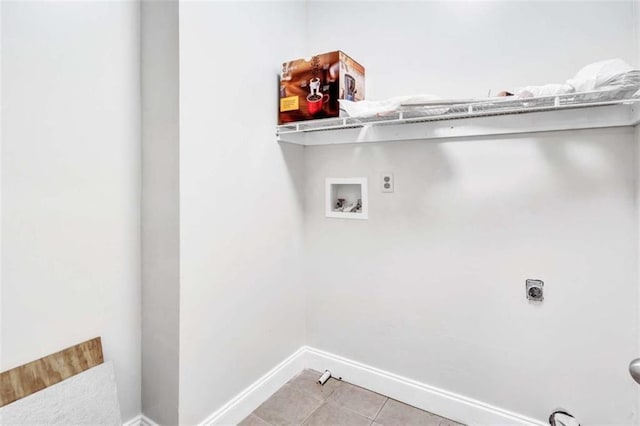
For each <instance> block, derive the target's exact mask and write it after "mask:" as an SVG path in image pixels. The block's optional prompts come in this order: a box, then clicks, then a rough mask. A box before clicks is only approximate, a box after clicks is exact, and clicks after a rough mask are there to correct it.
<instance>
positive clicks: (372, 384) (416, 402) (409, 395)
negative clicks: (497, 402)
mask: <svg viewBox="0 0 640 426" xmlns="http://www.w3.org/2000/svg"><path fill="white" fill-rule="evenodd" d="M304 358H305V359H304V361H305V362H304V365H305V368H311V369H313V370H317V371H324V370H329V371H331V374H332V375H333V376H335V377H342V379H343V380H344V381H346V382H349V383H353V384H354V385H358V386H361V387H363V388H366V389H370V390H372V391H374V392H377V393H380V394H383V395H385V396H388V397H390V398H393V399H397V400H398V401H401V402H404V403H406V404H409V405H412V406H414V407H418V408H421V409H423V410H426V411H429V412H432V413H435V414H438V415H440V416H443V417H447V418H449V419H451V420H456V421H458V422H462V423H465V424H467V425H474V426H475V425H492V426H495V425H501V426H502V425H509V426H511V425H522V426H524V425H526V426H533V425H535V426H544V425H547V426H548V423H545V422H541V421H539V420H536V419H532V418H530V417H527V416H523V415H521V414H518V413H513V412H510V411H508V410H505V409H502V408H499V407H494V406H492V405H489V404H486V403H484V402H481V401H478V400H475V399H472V398H467V397H465V396H462V395H458V394H456V393H453V392H449V391H446V390H443V389H439V388H436V387H433V386H429V385H427V384H424V383H420V382H417V381H415V380H411V379H408V378H406V377H402V376H398V375H397V374H393V373H389V372H387V371H384V370H380V369H378V368H375V367H371V366H369V365H366V364H362V363H359V362H356V361H352V360H350V359H347V358H343V357H340V356H337V355H334V354H331V353H328V352H324V351H321V350H318V349H314V348H310V347H306V348H305V353H304Z"/></svg>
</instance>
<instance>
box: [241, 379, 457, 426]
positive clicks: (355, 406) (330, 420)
mask: <svg viewBox="0 0 640 426" xmlns="http://www.w3.org/2000/svg"><path fill="white" fill-rule="evenodd" d="M318 377H320V373H319V372H317V371H313V370H304V371H303V372H302V373H300V374H299V375H298V376H296V377H294V378H293V379H291V380H290V381H289V382H288V383H287V384H286V385H284V386H283V387H282V388H280V389H279V390H278V391H277V392H276V393H275V394H273V395H272V396H271V398H269V399H268V400H267V401H265V402H264V403H263V404H262V405H261V406H260V407H258V408H257V409H256V410H255V411H254V412H253V413H251V414H250V415H249V417H247V418H246V419H244V420H243V421H242V422H241V423H240V425H241V426H280V425H311V426H359V425H362V426H403V425H405V426H462V425H460V423H456V422H454V421H452V420H449V419H445V418H444V417H440V416H437V415H435V414H431V413H429V412H427V411H423V410H419V409H417V408H415V407H412V406H410V405H406V404H403V403H401V402H398V401H396V400H394V399H391V398H387V397H386V396H384V395H380V394H377V393H375V392H371V391H369V390H367V389H364V388H361V387H358V386H354V385H352V384H349V383H346V382H342V381H339V380H335V379H329V381H327V383H325V385H324V386H320V385H319V384H318V383H316V381H317V380H318Z"/></svg>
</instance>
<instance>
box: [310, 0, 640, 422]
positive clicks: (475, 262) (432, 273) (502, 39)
mask: <svg viewBox="0 0 640 426" xmlns="http://www.w3.org/2000/svg"><path fill="white" fill-rule="evenodd" d="M631 12H632V4H631V2H626V3H622V2H616V3H611V2H608V3H606V4H605V3H592V2H588V3H587V2H583V3H559V2H553V3H551V2H535V3H523V2H517V3H506V2H504V3H495V2H476V3H456V2H448V3H444V2H442V3H434V2H430V3H426V2H425V3H405V2H396V3H391V2H389V3H380V2H377V3H363V2H350V3H344V2H343V3H341V5H340V12H339V13H336V10H335V8H334V7H332V4H330V3H325V2H311V3H309V10H308V17H309V18H308V19H309V25H310V26H311V27H314V26H315V27H317V28H323V31H321V32H315V31H312V30H310V31H309V35H310V41H309V43H310V45H309V53H312V52H323V51H328V50H332V49H336V48H341V49H343V50H344V51H345V52H347V53H348V54H350V55H352V56H353V57H354V58H355V59H356V60H359V61H361V62H362V63H363V64H364V66H365V67H366V72H367V76H366V79H367V95H368V97H369V98H384V97H387V96H393V95H398V94H404V93H425V92H426V93H436V94H440V95H442V96H448V97H456V96H462V97H467V96H484V95H486V93H487V91H488V89H490V88H492V89H501V88H508V87H511V86H515V85H524V84H537V83H545V82H549V81H564V80H565V79H566V78H568V77H569V76H571V75H572V74H573V73H575V71H577V69H578V68H580V67H581V66H582V65H584V64H586V63H589V62H592V61H596V60H599V59H602V58H610V57H616V56H618V57H622V58H624V59H625V60H627V61H629V62H633V61H634V58H635V51H634V49H635V42H634V40H633V38H632V37H631V34H633V25H634V20H633V19H634V18H633V16H634V15H633V13H631ZM576 17H579V19H574V18H576ZM380 28H384V31H381V30H380ZM636 150H637V147H636V145H635V144H634V135H633V130H632V129H615V130H613V129H602V130H592V131H574V132H555V133H546V134H536V135H521V136H514V137H499V138H473V139H471V140H450V141H439V142H434V141H416V142H403V143H394V144H392V145H390V144H366V146H354V145H352V146H345V145H343V146H321V147H307V148H306V149H305V173H306V178H305V181H306V191H305V193H306V211H305V218H306V239H305V241H306V255H307V260H308V269H307V271H306V274H305V275H306V280H305V281H306V284H307V285H308V288H309V292H308V302H307V303H314V306H315V309H313V310H307V311H306V312H307V327H308V329H307V335H308V338H307V341H308V344H310V345H311V346H314V347H318V348H320V349H323V350H327V351H330V352H334V353H337V354H340V355H344V356H346V357H348V358H351V359H356V360H358V361H361V362H364V363H367V364H370V365H373V366H376V367H379V368H382V369H385V370H389V371H392V372H395V373H398V374H401V375H404V376H407V377H410V378H412V379H415V380H419V381H422V382H424V383H428V384H430V385H434V386H438V387H440V388H444V389H446V390H449V391H453V392H456V393H459V394H462V395H466V396H469V397H473V398H476V399H478V400H481V401H485V402H488V403H491V404H493V405H496V406H500V407H503V408H505V409H508V410H512V411H515V412H518V413H521V414H525V415H528V416H531V417H535V418H538V419H540V420H541V421H544V420H545V419H546V418H547V416H548V414H549V413H550V412H551V410H552V409H554V408H555V407H557V406H564V407H565V408H568V409H569V410H571V411H572V412H574V414H576V415H577V416H578V418H579V419H580V420H581V421H582V422H583V423H584V424H586V423H589V424H629V423H631V422H632V421H634V422H637V405H636V401H637V399H636V398H637V386H636V385H635V384H634V383H633V382H632V381H630V380H629V376H628V373H627V371H626V368H627V365H628V362H629V361H630V359H632V358H633V357H634V356H636V352H637V347H638V324H637V320H636V311H637V300H638V281H637V278H638V272H637V253H638V249H637V245H638V243H637V238H636V237H635V236H636V235H637V228H638V227H637V217H638V209H637V206H636V192H635V191H636V186H637V175H636V168H637V162H636V159H635V158H636ZM383 171H390V172H393V173H394V176H395V193H393V194H382V193H381V192H380V190H379V173H380V172H383ZM349 176H368V177H369V179H370V184H369V188H370V195H369V203H370V212H369V220H368V221H348V220H338V219H326V218H325V217H324V206H323V202H324V179H325V178H326V177H349ZM527 278H539V279H542V280H544V281H545V283H546V300H545V302H544V303H543V304H542V305H540V306H534V305H530V304H529V303H527V301H526V300H525V291H524V282H525V279H527Z"/></svg>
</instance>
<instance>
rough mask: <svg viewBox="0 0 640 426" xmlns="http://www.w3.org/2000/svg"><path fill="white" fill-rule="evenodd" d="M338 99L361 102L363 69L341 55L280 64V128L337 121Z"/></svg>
mask: <svg viewBox="0 0 640 426" xmlns="http://www.w3.org/2000/svg"><path fill="white" fill-rule="evenodd" d="M338 99H348V100H350V101H360V100H363V99H364V67H363V66H362V65H360V64H358V63H357V62H356V61H354V60H353V59H351V58H350V57H349V56H347V55H346V54H344V53H343V52H340V51H336V52H329V53H324V54H322V55H316V56H314V57H312V58H311V59H310V60H306V59H297V60H294V61H290V62H285V63H284V64H282V73H281V75H280V105H279V117H278V122H279V124H283V123H290V122H293V121H302V120H313V119H318V118H327V117H338V116H339V114H340V105H339V102H338Z"/></svg>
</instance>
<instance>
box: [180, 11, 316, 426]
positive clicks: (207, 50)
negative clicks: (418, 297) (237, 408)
mask: <svg viewBox="0 0 640 426" xmlns="http://www.w3.org/2000/svg"><path fill="white" fill-rule="evenodd" d="M179 15H180V24H179V27H180V224H181V229H180V233H181V237H180V238H181V240H180V245H181V246H180V255H181V264H180V270H181V295H180V318H181V320H180V422H181V423H184V424H194V423H196V422H199V421H202V420H203V419H204V418H205V417H207V416H208V415H209V414H211V413H213V412H214V411H215V410H216V409H218V408H219V407H220V406H221V405H222V404H224V403H225V402H226V401H228V400H229V399H231V398H232V397H233V396H235V395H236V394H237V393H238V392H240V391H241V390H243V389H244V388H245V387H247V386H248V385H250V384H251V383H253V382H254V381H255V380H257V379H258V378H259V377H260V376H261V375H263V374H264V373H266V372H267V371H269V370H270V369H271V368H273V366H275V365H276V364H278V363H279V362H281V361H282V360H283V359H285V358H286V357H287V356H289V355H291V354H292V353H293V352H294V351H295V350H297V349H298V348H299V347H300V346H302V345H303V344H304V305H303V301H304V294H303V285H304V284H305V283H304V280H303V279H301V277H300V274H299V268H300V264H301V251H302V235H303V226H302V225H303V223H302V221H303V216H302V195H301V194H302V192H301V189H302V188H301V187H302V185H303V183H302V178H303V169H302V161H303V148H301V147H296V146H279V145H278V144H277V143H275V127H274V126H275V123H276V106H277V105H276V102H275V99H276V97H277V74H278V72H279V65H280V63H281V62H282V61H283V59H286V58H295V57H300V56H302V55H303V54H304V51H303V49H302V47H303V43H302V38H301V36H300V35H301V34H302V24H303V23H304V4H303V3H302V2H207V3H203V2H181V3H180V13H179Z"/></svg>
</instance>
